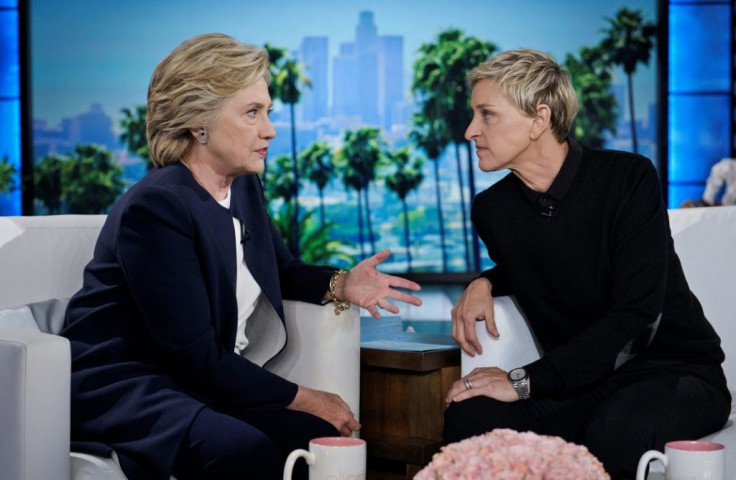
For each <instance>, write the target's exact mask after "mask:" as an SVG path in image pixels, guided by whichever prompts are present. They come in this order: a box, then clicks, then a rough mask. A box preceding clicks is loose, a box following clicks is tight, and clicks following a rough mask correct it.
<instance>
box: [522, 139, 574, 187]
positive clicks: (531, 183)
mask: <svg viewBox="0 0 736 480" xmlns="http://www.w3.org/2000/svg"><path fill="white" fill-rule="evenodd" d="M569 150H570V146H569V145H568V144H567V141H565V142H563V143H557V140H555V139H554V138H551V139H550V141H547V142H543V143H540V144H537V148H536V149H535V151H534V153H533V155H532V156H530V158H529V159H528V160H527V161H525V162H523V163H522V164H521V165H520V166H519V167H518V168H511V171H512V172H513V173H514V174H515V175H516V176H517V177H519V178H520V179H521V181H522V182H524V184H525V185H526V186H527V187H529V188H531V189H532V190H534V191H537V192H546V191H547V190H549V187H550V186H551V185H552V182H553V181H554V180H555V178H556V177H557V174H558V173H559V172H560V168H562V164H563V163H564V162H565V157H567V152H568V151H569Z"/></svg>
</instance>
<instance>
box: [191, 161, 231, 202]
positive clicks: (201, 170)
mask: <svg viewBox="0 0 736 480" xmlns="http://www.w3.org/2000/svg"><path fill="white" fill-rule="evenodd" d="M181 163H182V164H184V166H185V167H187V168H188V169H189V171H190V172H192V176H193V177H194V180H195V181H196V182H197V183H198V184H199V186H200V187H202V188H204V189H205V190H206V191H207V193H209V194H210V195H211V196H212V198H214V199H215V200H217V201H218V202H220V201H222V200H225V198H226V197H227V192H228V191H229V189H230V184H231V183H233V177H228V176H226V175H222V174H218V173H217V172H216V171H215V169H214V168H212V166H211V165H209V164H208V163H206V162H202V161H198V160H197V159H196V158H187V159H185V160H182V161H181Z"/></svg>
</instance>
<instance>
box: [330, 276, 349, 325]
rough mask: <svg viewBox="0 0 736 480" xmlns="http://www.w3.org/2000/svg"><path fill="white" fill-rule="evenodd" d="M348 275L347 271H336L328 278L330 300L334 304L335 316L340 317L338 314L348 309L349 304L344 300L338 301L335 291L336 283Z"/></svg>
mask: <svg viewBox="0 0 736 480" xmlns="http://www.w3.org/2000/svg"><path fill="white" fill-rule="evenodd" d="M346 273H348V271H347V270H342V269H341V270H338V271H336V272H335V273H334V274H333V275H332V277H331V278H330V298H331V299H332V301H333V302H335V315H340V312H344V311H345V310H347V309H348V308H350V302H346V301H345V300H340V299H339V298H337V293H336V292H335V290H336V289H337V281H338V280H339V279H340V277H342V276H343V275H345V274H346Z"/></svg>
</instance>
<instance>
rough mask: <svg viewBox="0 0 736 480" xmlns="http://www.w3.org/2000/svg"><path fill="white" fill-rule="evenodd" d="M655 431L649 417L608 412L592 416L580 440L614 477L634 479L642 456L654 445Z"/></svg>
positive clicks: (618, 479) (619, 479) (614, 479)
mask: <svg viewBox="0 0 736 480" xmlns="http://www.w3.org/2000/svg"><path fill="white" fill-rule="evenodd" d="M640 420H641V421H640ZM655 430H656V429H655V427H654V426H653V425H651V424H650V423H649V422H647V420H646V419H637V420H634V419H632V418H627V419H625V420H624V419H623V418H620V416H619V415H616V414H609V413H605V414H602V415H595V416H593V417H591V419H590V421H589V422H588V423H587V424H586V426H585V429H584V431H583V432H582V435H581V437H580V441H579V442H578V443H582V444H583V445H585V446H586V447H587V448H588V450H590V452H591V453H592V454H593V455H595V456H596V458H598V460H600V461H601V463H603V467H604V468H605V469H606V472H608V474H609V475H610V476H611V479H612V480H624V479H634V478H635V476H636V467H637V464H638V462H639V458H640V457H641V455H643V454H644V452H646V451H647V450H649V449H650V448H653V447H652V442H653V441H654V437H653V432H654V431H655Z"/></svg>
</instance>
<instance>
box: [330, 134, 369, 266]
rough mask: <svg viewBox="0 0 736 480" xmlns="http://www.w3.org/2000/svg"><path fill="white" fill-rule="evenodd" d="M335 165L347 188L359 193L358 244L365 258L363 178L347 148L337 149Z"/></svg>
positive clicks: (362, 256) (362, 257)
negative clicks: (346, 151)
mask: <svg viewBox="0 0 736 480" xmlns="http://www.w3.org/2000/svg"><path fill="white" fill-rule="evenodd" d="M334 160H335V165H336V166H337V170H338V172H339V174H340V177H341V178H342V183H343V185H345V189H347V190H355V193H356V194H357V201H356V206H357V208H358V217H357V218H358V245H360V258H361V259H364V258H365V257H366V255H365V240H364V239H365V237H364V235H363V195H361V193H360V192H361V189H362V188H363V187H362V185H363V180H362V177H361V175H360V173H358V171H357V170H356V169H355V168H354V166H353V165H352V164H351V163H350V162H349V161H348V159H347V157H345V149H344V148H341V149H340V150H338V151H337V153H336V154H335V156H334Z"/></svg>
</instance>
